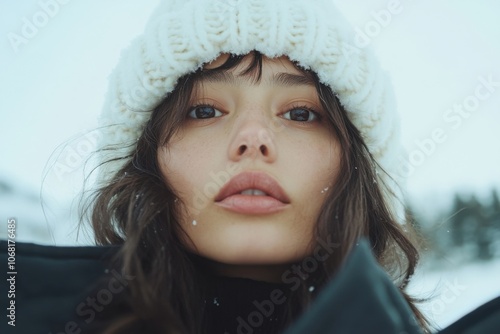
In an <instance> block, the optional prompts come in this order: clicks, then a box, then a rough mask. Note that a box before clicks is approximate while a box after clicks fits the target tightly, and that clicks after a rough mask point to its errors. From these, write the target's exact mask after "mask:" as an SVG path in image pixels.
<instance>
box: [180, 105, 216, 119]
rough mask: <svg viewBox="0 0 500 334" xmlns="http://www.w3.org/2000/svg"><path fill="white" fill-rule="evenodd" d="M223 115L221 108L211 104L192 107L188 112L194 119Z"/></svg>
mask: <svg viewBox="0 0 500 334" xmlns="http://www.w3.org/2000/svg"><path fill="white" fill-rule="evenodd" d="M222 115H223V114H222V113H221V112H220V111H219V110H217V109H215V108H214V107H211V106H197V107H194V108H192V109H191V110H190V111H189V113H188V117H190V118H194V119H206V118H214V117H220V116H222Z"/></svg>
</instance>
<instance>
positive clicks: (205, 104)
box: [186, 103, 322, 123]
mask: <svg viewBox="0 0 500 334" xmlns="http://www.w3.org/2000/svg"><path fill="white" fill-rule="evenodd" d="M207 107H208V108H213V109H214V110H215V111H216V112H217V111H218V112H219V113H221V114H223V115H224V114H225V113H224V112H222V111H220V110H219V109H218V108H217V106H215V104H212V103H203V104H198V105H195V106H192V107H190V108H189V109H188V111H187V114H186V118H188V119H192V120H208V119H212V118H219V117H221V116H222V115H221V116H216V117H208V118H195V117H191V116H190V114H191V113H192V112H194V111H195V110H196V109H198V108H207ZM297 109H303V110H306V111H308V112H310V113H312V114H313V115H314V117H315V118H314V119H313V120H311V121H294V120H292V119H288V118H285V119H286V120H289V121H292V122H297V123H312V122H318V121H321V118H322V117H321V114H320V113H319V112H317V111H315V110H314V109H312V108H310V107H308V106H306V105H294V106H292V107H290V108H288V110H287V111H285V112H283V113H281V114H280V116H283V115H284V114H287V113H289V112H291V111H293V110H297Z"/></svg>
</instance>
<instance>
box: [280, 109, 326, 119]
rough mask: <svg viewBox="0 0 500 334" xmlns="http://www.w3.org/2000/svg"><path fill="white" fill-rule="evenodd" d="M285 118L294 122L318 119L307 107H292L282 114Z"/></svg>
mask: <svg viewBox="0 0 500 334" xmlns="http://www.w3.org/2000/svg"><path fill="white" fill-rule="evenodd" d="M283 117H284V118H285V119H289V120H291V121H296V122H312V121H315V120H317V119H318V114H317V113H316V112H314V111H312V110H309V109H307V108H303V107H301V108H293V109H292V110H290V111H287V112H286V113H284V114H283Z"/></svg>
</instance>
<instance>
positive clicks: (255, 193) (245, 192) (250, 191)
mask: <svg viewBox="0 0 500 334" xmlns="http://www.w3.org/2000/svg"><path fill="white" fill-rule="evenodd" d="M240 194H242V195H252V196H266V195H267V194H266V193H265V192H263V191H262V190H258V189H247V190H243V191H242V192H240Z"/></svg>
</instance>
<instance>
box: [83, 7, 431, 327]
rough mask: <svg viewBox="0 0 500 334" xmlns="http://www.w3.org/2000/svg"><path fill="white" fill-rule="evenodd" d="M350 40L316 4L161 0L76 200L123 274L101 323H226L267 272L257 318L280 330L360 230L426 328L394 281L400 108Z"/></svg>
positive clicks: (412, 260) (123, 77)
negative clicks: (265, 305) (309, 265)
mask: <svg viewBox="0 0 500 334" xmlns="http://www.w3.org/2000/svg"><path fill="white" fill-rule="evenodd" d="M354 40H355V39H354V34H353V33H352V32H351V30H350V29H349V26H348V24H347V23H346V22H345V20H344V19H343V18H342V16H341V15H340V14H339V12H338V11H337V10H336V9H335V8H334V7H333V5H332V4H331V1H321V0H315V1H311V0H307V1H305V0H292V1H290V0H275V1H265V0H248V1H203V0H188V1H174V0H169V1H165V2H164V3H162V4H161V5H160V6H159V7H158V9H157V10H156V11H155V13H154V15H153V17H152V18H151V20H150V22H149V24H148V26H147V28H146V31H145V33H144V34H143V35H142V36H140V37H138V38H137V39H136V40H135V41H134V43H133V44H132V45H131V46H130V47H129V48H128V49H127V50H126V51H125V52H124V54H123V55H122V59H121V60H120V63H119V64H118V66H117V68H116V69H115V71H114V73H113V76H112V78H111V86H110V89H109V93H108V99H107V103H106V106H105V109H104V112H103V117H102V131H103V136H102V138H103V140H102V142H101V147H100V150H99V155H100V158H101V161H102V165H101V166H100V169H99V171H98V173H99V178H100V182H101V183H100V185H101V186H100V188H99V190H98V191H97V192H96V193H95V197H94V198H93V200H92V202H91V204H90V206H89V207H88V212H87V213H90V220H91V223H92V226H93V229H94V231H95V238H96V243H97V244H101V245H121V247H120V251H119V253H118V256H117V266H120V267H121V269H122V270H123V271H124V272H126V273H128V274H130V275H132V276H133V277H135V279H134V280H131V281H130V284H129V286H128V287H129V289H128V290H127V292H126V293H124V294H123V298H122V299H120V301H119V302H115V303H114V304H113V305H110V306H108V307H107V309H106V310H105V311H104V313H103V315H102V317H103V318H104V319H105V320H106V322H105V323H103V324H102V328H101V329H102V330H104V329H106V330H107V333H121V332H124V331H128V332H134V330H135V331H139V332H147V331H151V332H154V333H160V332H161V333H203V332H204V333H219V332H221V333H224V332H236V328H237V326H238V325H241V323H240V322H241V321H240V320H239V317H238V315H244V314H246V313H247V312H249V310H251V308H252V307H254V306H253V305H252V301H253V300H254V299H256V298H258V297H257V296H260V295H267V296H269V293H271V292H272V291H273V290H274V289H275V288H276V287H281V288H283V291H286V293H285V295H283V296H276V298H278V297H279V298H278V299H280V300H282V301H283V303H280V304H279V305H276V309H275V310H274V311H273V312H272V314H271V315H270V316H269V317H266V319H265V321H264V323H263V324H262V325H261V326H259V328H256V329H255V331H254V332H255V333H278V332H281V331H283V330H284V329H285V328H286V327H287V326H288V325H289V324H291V323H292V322H293V321H294V320H295V319H297V318H298V316H299V315H300V314H302V313H303V311H304V310H305V309H306V308H307V307H308V305H310V304H311V303H312V302H313V301H314V299H315V298H316V296H317V295H319V294H321V289H322V287H323V286H324V285H325V284H326V283H327V282H328V281H329V279H330V278H331V277H333V276H334V274H335V273H336V272H337V271H338V270H339V268H340V266H341V264H342V262H343V260H344V259H345V257H346V255H347V254H348V253H349V252H350V250H351V249H352V247H353V246H354V245H356V243H357V241H358V240H359V238H361V237H366V238H367V239H368V240H369V241H370V243H371V246H372V250H373V253H374V255H375V256H376V258H377V260H378V261H379V262H380V264H381V265H382V266H383V267H384V268H385V269H386V270H387V272H388V273H389V274H390V275H392V277H393V278H394V282H395V284H396V285H397V286H398V287H399V288H400V290H401V293H402V294H403V295H404V297H405V298H406V300H407V302H408V304H409V305H410V307H411V309H412V310H413V312H414V314H415V316H416V318H417V319H418V321H419V322H420V324H421V326H422V328H423V329H424V330H426V321H425V319H424V317H423V316H422V315H421V313H420V312H419V311H418V310H417V307H416V306H415V305H414V301H413V299H412V298H410V297H409V296H407V295H406V294H405V292H404V288H405V286H406V285H407V283H408V280H409V278H410V276H411V275H412V273H413V271H414V269H415V266H416V264H417V260H418V253H417V250H416V248H415V245H414V243H413V242H412V237H411V235H410V233H411V226H409V224H408V223H406V222H405V219H404V215H403V214H402V212H403V211H402V204H401V201H402V199H401V198H399V194H400V190H399V188H398V185H397V182H396V181H398V180H399V174H398V171H399V169H400V167H401V166H400V165H399V162H400V161H401V160H400V159H399V153H400V146H399V143H398V133H399V130H398V116H397V113H396V112H395V109H394V105H393V98H392V93H391V89H390V85H389V84H388V82H387V79H386V77H385V74H384V73H383V72H382V71H381V70H380V69H379V68H378V65H377V63H376V62H375V61H374V59H373V55H372V53H371V52H370V50H368V49H363V48H358V47H356V45H355V44H354ZM325 243H327V244H328V245H334V246H335V247H334V248H335V250H334V251H333V252H331V253H329V252H325V251H324V250H322V247H321V246H322V245H324V244H325ZM312 256H314V258H316V259H318V258H319V259H321V260H319V262H320V263H319V266H318V268H317V269H316V270H314V271H313V272H310V273H308V274H307V275H305V274H304V273H303V272H301V270H300V264H301V263H303V261H304V259H306V258H308V257H312ZM291 273H294V274H295V276H292V275H291ZM297 277H298V278H299V279H297ZM285 287H287V288H286V289H285ZM139 328H140V329H139Z"/></svg>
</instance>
